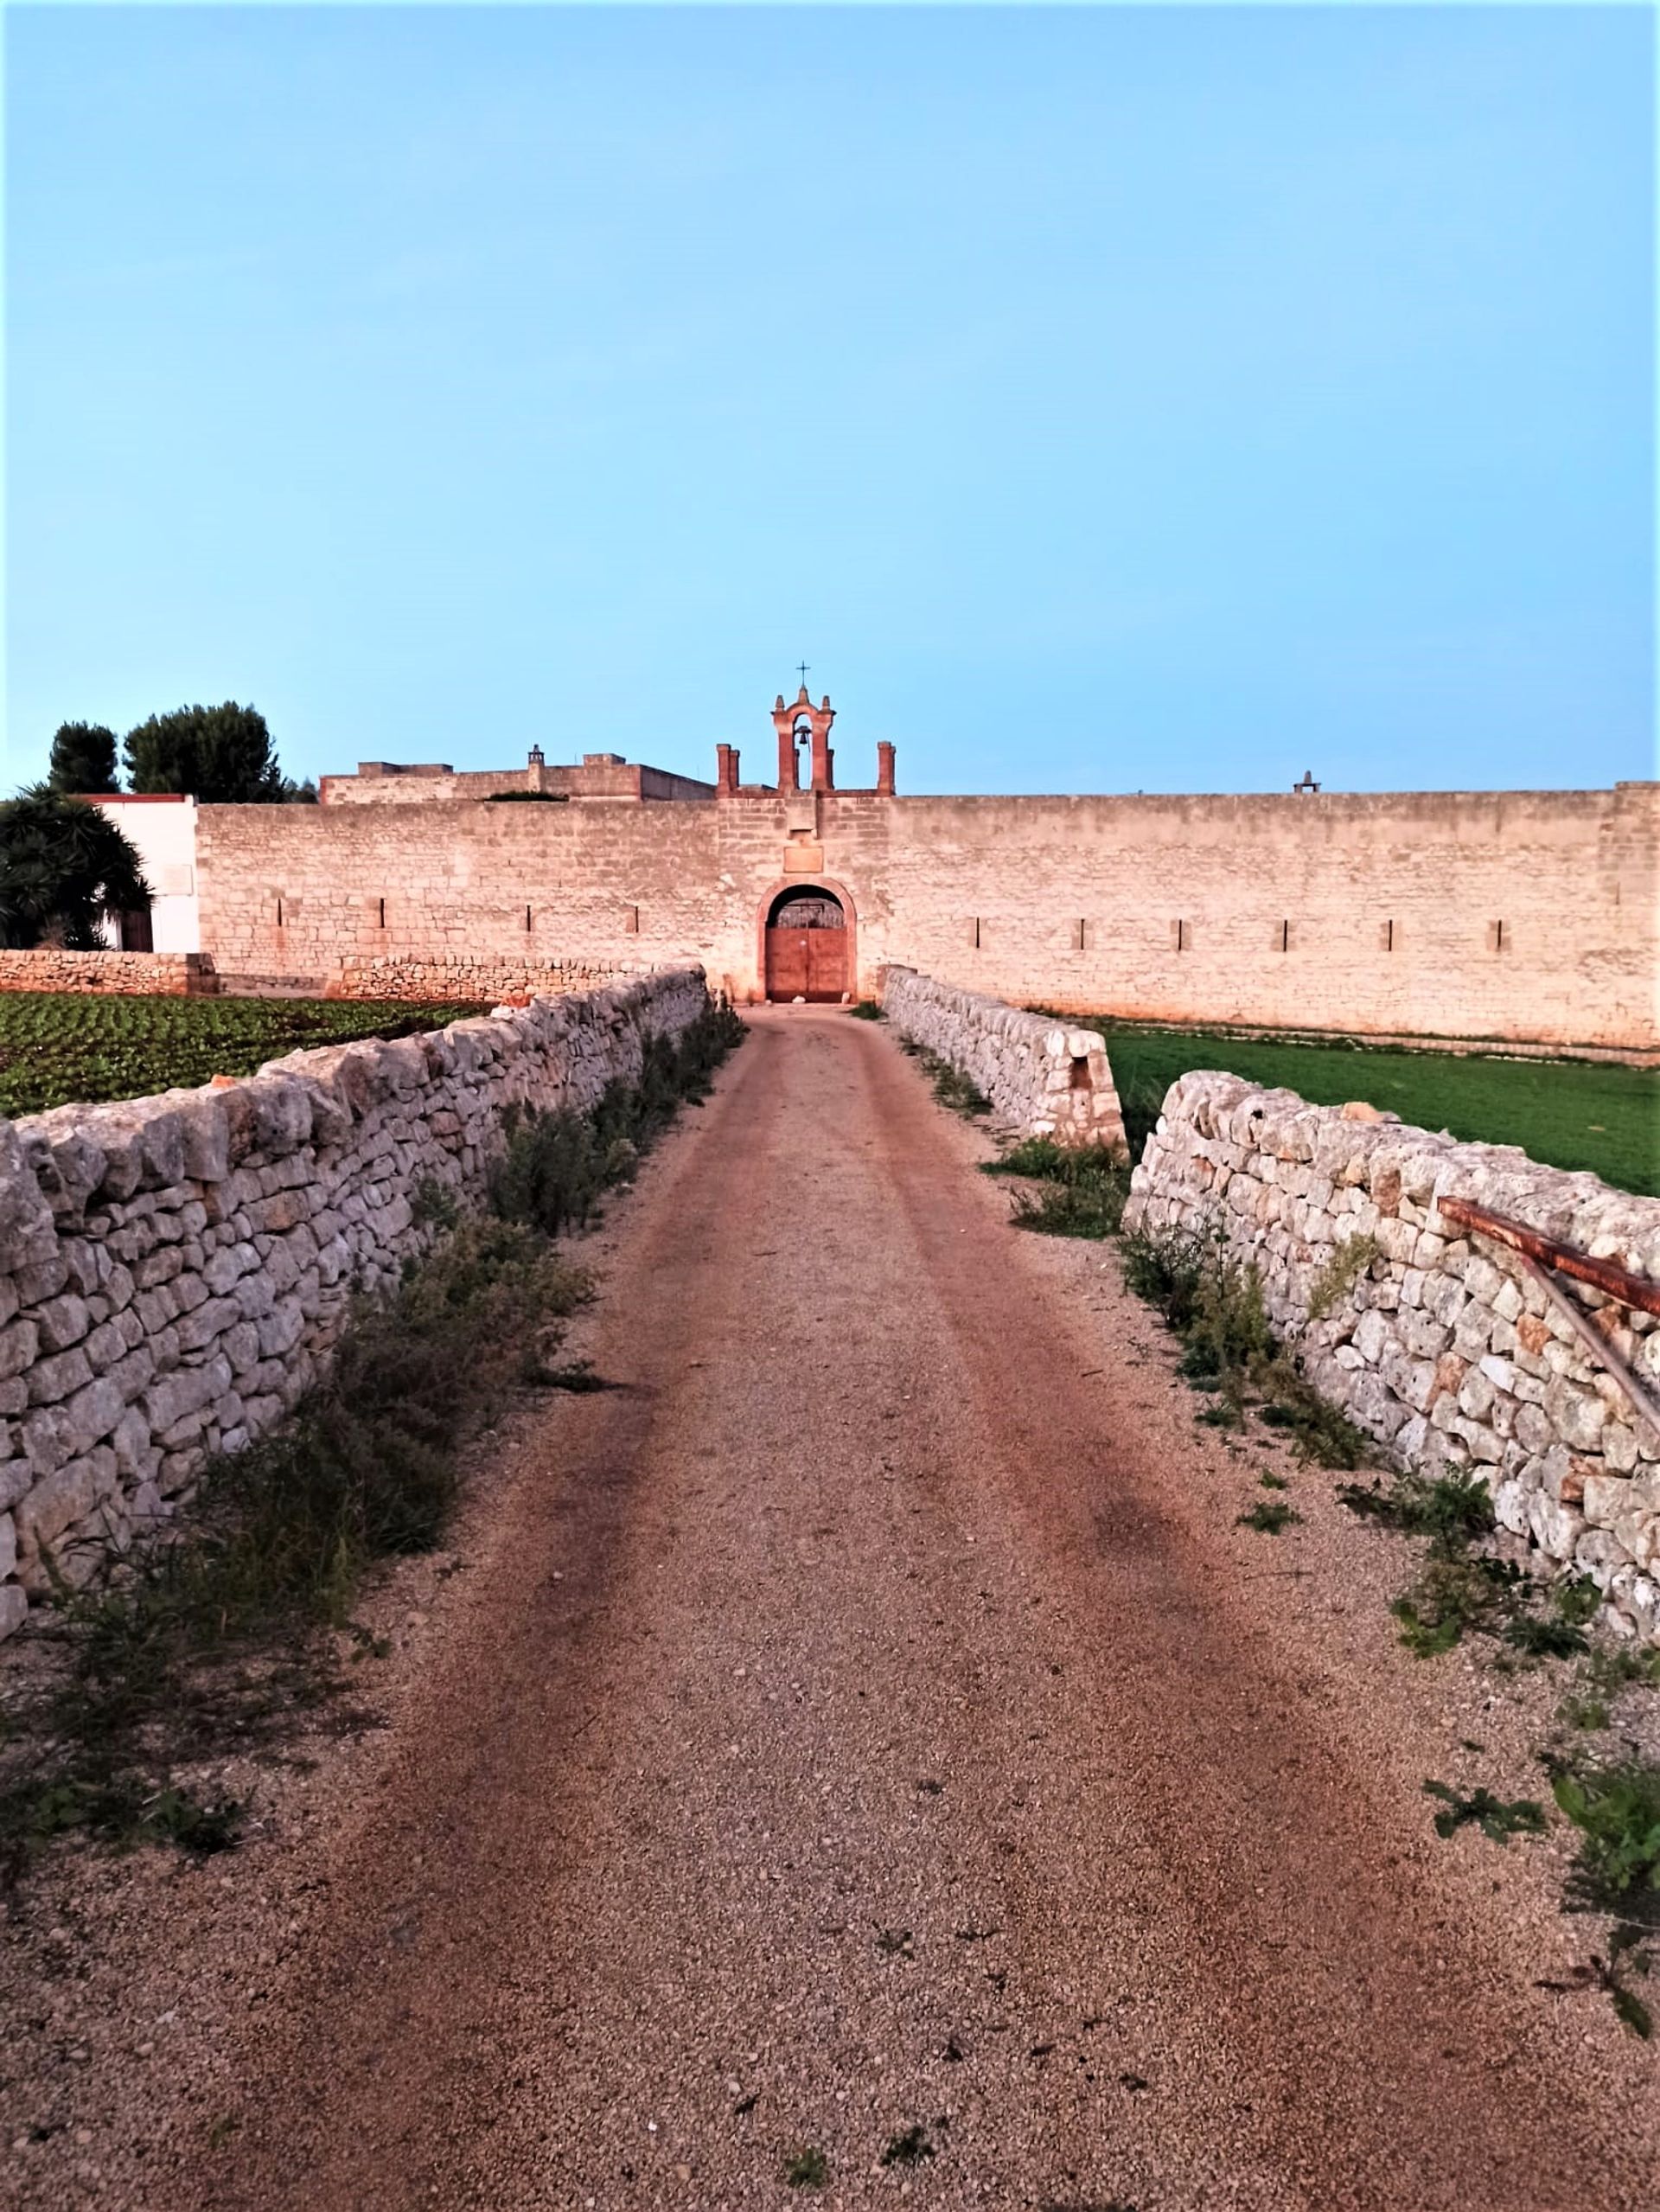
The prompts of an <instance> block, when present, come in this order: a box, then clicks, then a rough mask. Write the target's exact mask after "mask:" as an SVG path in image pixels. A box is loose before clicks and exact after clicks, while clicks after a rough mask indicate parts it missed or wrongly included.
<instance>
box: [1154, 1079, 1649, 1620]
mask: <svg viewBox="0 0 1660 2212" xmlns="http://www.w3.org/2000/svg"><path fill="white" fill-rule="evenodd" d="M1350 1110H1351V1109H1338V1108H1331V1107H1318V1106H1311V1105H1309V1104H1308V1103H1307V1102H1306V1100H1303V1099H1301V1098H1299V1097H1298V1096H1296V1094H1295V1093H1294V1092H1292V1091H1287V1090H1258V1089H1256V1088H1255V1087H1254V1086H1252V1085H1250V1084H1246V1083H1244V1082H1242V1080H1241V1079H1240V1078H1239V1077H1235V1076H1230V1075H1223V1074H1218V1073H1211V1072H1200V1073H1195V1074H1191V1075H1186V1076H1184V1077H1181V1079H1180V1080H1179V1081H1178V1082H1177V1083H1176V1084H1173V1085H1172V1088H1171V1090H1170V1092H1169V1094H1168V1096H1166V1098H1165V1105H1164V1112H1163V1115H1162V1116H1161V1118H1160V1120H1159V1124H1158V1127H1157V1129H1156V1131H1155V1132H1154V1134H1153V1135H1152V1136H1151V1137H1150V1138H1149V1140H1148V1141H1147V1145H1146V1150H1145V1152H1144V1154H1143V1156H1142V1159H1141V1161H1140V1165H1139V1166H1138V1167H1137V1168H1136V1170H1135V1173H1134V1176H1133V1180H1132V1186H1131V1196H1130V1202H1129V1205H1128V1207H1127V1211H1126V1215H1125V1222H1126V1226H1127V1227H1129V1228H1136V1227H1141V1228H1145V1229H1148V1230H1152V1231H1158V1230H1164V1229H1178V1230H1183V1231H1189V1232H1197V1233H1206V1232H1210V1231H1216V1230H1220V1231H1222V1232H1223V1234H1224V1235H1225V1237H1226V1241H1227V1243H1228V1246H1229V1249H1230V1250H1232V1251H1233V1252H1234V1253H1235V1254H1237V1255H1238V1256H1239V1257H1240V1258H1241V1259H1242V1260H1246V1261H1249V1262H1253V1263H1255V1265H1256V1267H1257V1268H1258V1269H1259V1271H1260V1273H1261V1279H1262V1283H1263V1289H1264V1295H1265V1300H1266V1302H1267V1308H1268V1311H1269V1314H1270V1315H1271V1317H1272V1319H1273V1320H1274V1323H1275V1325H1276V1326H1277V1327H1279V1328H1280V1331H1281V1332H1282V1333H1284V1334H1285V1335H1286V1337H1288V1338H1289V1339H1293V1340H1294V1341H1295V1342H1296V1344H1297V1346H1298V1347H1299V1351H1300V1352H1301V1354H1302V1356H1303V1360H1304V1365H1305V1368H1306V1372H1307V1374H1308V1376H1309V1378H1310V1379H1311V1380H1312V1382H1313V1383H1314V1384H1315V1386H1316V1387H1317V1388H1318V1389H1319V1390H1321V1391H1322V1392H1323V1393H1324V1394H1325V1396H1326V1397H1329V1398H1331V1400H1332V1401H1333V1402H1334V1403H1336V1404H1338V1406H1340V1407H1341V1408H1342V1409H1343V1410H1344V1412H1345V1413H1346V1414H1347V1415H1348V1416H1350V1419H1352V1420H1353V1421H1354V1422H1356V1423H1357V1425H1358V1426H1359V1427H1361V1428H1362V1429H1365V1430H1366V1431H1367V1432H1368V1433H1369V1434H1370V1435H1372V1436H1374V1437H1376V1439H1377V1440H1378V1441H1379V1442H1381V1443H1382V1444H1383V1445H1385V1446H1387V1447H1388V1448H1389V1453H1390V1454H1392V1455H1393V1457H1394V1458H1395V1461H1397V1462H1398V1463H1400V1464H1401V1465H1404V1466H1408V1467H1416V1468H1420V1469H1422V1470H1424V1471H1425V1472H1427V1473H1430V1474H1433V1473H1436V1472H1439V1471H1440V1470H1441V1469H1443V1468H1446V1467H1452V1468H1459V1469H1463V1470H1465V1471H1467V1472H1469V1473H1471V1474H1476V1475H1478V1476H1479V1477H1480V1478H1481V1479H1482V1480H1484V1482H1485V1483H1487V1485H1488V1486H1490V1488H1491V1492H1492V1496H1493V1503H1494V1511H1495V1514H1496V1517H1497V1520H1498V1522H1499V1525H1501V1527H1503V1528H1505V1529H1507V1530H1509V1531H1511V1532H1512V1533H1514V1534H1516V1535H1517V1536H1522V1537H1525V1538H1528V1539H1529V1541H1530V1543H1531V1544H1534V1545H1535V1546H1536V1547H1537V1548H1538V1550H1540V1551H1541V1552H1542V1553H1543V1554H1544V1555H1545V1557H1547V1558H1548V1560H1550V1561H1551V1562H1553V1563H1555V1565H1557V1566H1558V1567H1560V1568H1562V1569H1571V1570H1573V1571H1575V1572H1578V1573H1580V1574H1584V1575H1587V1576H1590V1577H1591V1578H1592V1579H1593V1581H1594V1582H1596V1584H1597V1586H1598V1587H1599V1589H1600V1590H1601V1591H1602V1592H1603V1595H1604V1600H1605V1607H1606V1612H1607V1614H1608V1616H1609V1618H1610V1620H1611V1622H1612V1625H1613V1626H1614V1627H1616V1628H1618V1629H1619V1630H1621V1631H1622V1632H1624V1633H1631V1634H1635V1635H1638V1636H1640V1637H1643V1638H1644V1639H1648V1640H1660V1435H1657V1434H1656V1433H1655V1431H1654V1430H1653V1429H1651V1428H1650V1427H1649V1425H1648V1424H1647V1423H1646V1422H1644V1421H1643V1420H1642V1418H1641V1417H1640V1416H1638V1414H1637V1413H1636V1411H1635V1410H1634V1409H1633V1407H1632V1405H1631V1400H1630V1399H1629V1398H1628V1397H1627V1396H1626V1395H1625V1391H1624V1390H1622V1389H1621V1387H1620V1385H1619V1384H1618V1383H1617V1382H1616V1381H1615V1380H1614V1378H1612V1375H1610V1374H1609V1373H1608V1372H1607V1371H1606V1370H1605V1369H1603V1368H1602V1367H1600V1366H1599V1365H1597V1364H1596V1363H1595V1361H1594V1360H1593V1359H1592V1358H1591V1357H1590V1356H1589V1355H1588V1354H1587V1352H1586V1350H1585V1349H1584V1347H1583V1346H1581V1345H1580V1341H1579V1340H1578V1339H1577V1338H1576V1336H1575V1335H1574V1331H1573V1329H1572V1327H1571V1326H1570V1324H1569V1323H1568V1322H1567V1320H1566V1319H1565V1318H1564V1316H1563V1315H1562V1314H1561V1313H1560V1312H1558V1311H1557V1310H1556V1308H1555V1307H1554V1306H1553V1305H1552V1303H1551V1302H1550V1301H1549V1300H1548V1299H1547V1298H1546V1296H1545V1295H1544V1294H1543V1292H1542V1290H1541V1289H1540V1288H1539V1287H1538V1286H1537V1284H1536V1283H1535V1282H1532V1281H1530V1280H1529V1279H1528V1278H1527V1277H1526V1276H1524V1275H1521V1274H1520V1273H1519V1272H1518V1271H1517V1270H1516V1268H1515V1266H1514V1264H1513V1262H1512V1258H1511V1256H1510V1254H1509V1253H1508V1252H1507V1251H1506V1250H1504V1248H1503V1247H1502V1246H1498V1245H1497V1244H1494V1245H1491V1246H1489V1245H1487V1244H1485V1243H1483V1241H1482V1240H1480V1239H1479V1238H1472V1237H1470V1236H1469V1235H1468V1234H1467V1233H1465V1232H1464V1231H1460V1230H1459V1229H1458V1228H1456V1227H1455V1226H1454V1225H1453V1224H1451V1223H1448V1222H1446V1221H1445V1220H1444V1219H1443V1218H1442V1217H1441V1216H1440V1212H1439V1211H1438V1201H1439V1200H1440V1199H1444V1198H1452V1197H1457V1198H1459V1199H1467V1200H1472V1201H1474V1202H1475V1203H1477V1204H1478V1205H1484V1206H1486V1207H1488V1208H1489V1209H1490V1210H1491V1211H1494V1212H1497V1213H1502V1214H1504V1215H1507V1216H1509V1217H1510V1218H1512V1219H1515V1220H1518V1221H1520V1222H1522V1223H1523V1224H1525V1225H1526V1226H1528V1227H1529V1228H1530V1229H1533V1230H1535V1231H1538V1232H1540V1233H1541V1234H1542V1235H1544V1236H1547V1237H1554V1238H1556V1239H1558V1240H1559V1241H1561V1242H1562V1243H1572V1244H1575V1245H1578V1246H1579V1247H1580V1248H1581V1249H1582V1250H1587V1251H1588V1252H1590V1253H1592V1254H1593V1256H1597V1257H1600V1258H1612V1259H1614V1260H1616V1261H1618V1263H1619V1264H1621V1265H1622V1266H1624V1267H1625V1268H1626V1269H1630V1270H1631V1272H1632V1273H1634V1274H1638V1275H1650V1276H1656V1277H1660V1200H1656V1199H1642V1198H1637V1197H1633V1196H1631V1194H1629V1193H1627V1192H1621V1191H1617V1190H1613V1189H1611V1188H1610V1186H1608V1185H1607V1184H1606V1183H1604V1182H1602V1181H1601V1180H1599V1178H1598V1177H1596V1176H1594V1175H1590V1174H1570V1173H1565V1172H1564V1171H1562V1170H1561V1169H1559V1168H1554V1167H1542V1166H1541V1165H1540V1164H1539V1163H1538V1162H1536V1161H1535V1160H1529V1158H1528V1156H1527V1154H1525V1153H1523V1152H1522V1151H1520V1150H1518V1149H1517V1148H1515V1147H1513V1146H1502V1145H1477V1144H1463V1143H1459V1142H1458V1141H1455V1140H1454V1139H1453V1138H1452V1137H1450V1136H1447V1135H1431V1134H1430V1133H1429V1132H1427V1131H1426V1130H1422V1129H1415V1128H1406V1127H1403V1126H1402V1125H1401V1124H1400V1123H1399V1122H1393V1121H1392V1120H1382V1119H1377V1120H1374V1121H1371V1122H1359V1121H1356V1120H1353V1119H1350V1118H1346V1116H1347V1115H1348V1114H1349V1112H1350ZM1361 1238H1365V1239H1368V1240H1369V1245H1367V1246H1361V1247H1358V1248H1357V1250H1358V1251H1369V1250H1371V1249H1373V1248H1375V1250H1376V1256H1375V1257H1373V1258H1371V1259H1370V1261H1369V1264H1368V1265H1366V1266H1365V1267H1364V1268H1363V1269H1362V1270H1361V1271H1360V1272H1359V1274H1358V1275H1357V1278H1356V1279H1355V1281H1354V1282H1353V1283H1352V1286H1351V1287H1350V1288H1347V1289H1346V1290H1345V1291H1344V1293H1343V1294H1342V1295H1340V1296H1339V1297H1338V1301H1337V1302H1336V1303H1335V1304H1334V1306H1333V1307H1332V1309H1331V1312H1330V1313H1328V1314H1325V1315H1324V1316H1322V1317H1318V1318H1311V1316H1310V1313H1309V1306H1310V1301H1311V1297H1312V1295H1313V1292H1314V1288H1315V1285H1316V1283H1317V1282H1318V1280H1319V1278H1320V1277H1321V1275H1322V1273H1323V1271H1325V1270H1328V1269H1329V1268H1330V1263H1331V1261H1332V1258H1333V1256H1334V1255H1335V1254H1337V1253H1338V1252H1339V1251H1340V1250H1341V1248H1342V1247H1344V1245H1345V1244H1353V1242H1354V1240H1357V1239H1361ZM1338 1273H1339V1275H1340V1274H1341V1273H1342V1270H1341V1269H1339V1270H1338ZM1572 1289H1573V1295H1576V1296H1577V1297H1578V1298H1579V1300H1580V1302H1581V1303H1582V1304H1583V1305H1584V1306H1585V1307H1587V1311H1588V1313H1589V1314H1590V1316H1591V1318H1592V1320H1593V1324H1594V1326H1595V1327H1597V1328H1598V1329H1599V1331H1600V1332H1601V1333H1604V1334H1605V1335H1606V1337H1607V1339H1608V1341H1609V1343H1610V1345H1611V1346H1612V1348H1613V1349H1614V1350H1615V1351H1616V1352H1618V1353H1619V1354H1620V1355H1621V1356H1622V1358H1623V1359H1625V1361H1626V1362H1627V1363H1628V1364H1629V1365H1631V1367H1632V1368H1633V1370H1634V1371H1635V1372H1636V1373H1637V1375H1638V1378H1639V1379H1640V1380H1642V1381H1643V1382H1644V1383H1645V1384H1647V1385H1648V1386H1649V1388H1650V1392H1651V1394H1654V1395H1657V1396H1660V1324H1657V1322H1656V1320H1654V1318H1653V1317H1652V1316H1650V1315H1649V1314H1644V1313H1641V1312H1633V1311H1631V1310H1629V1309H1627V1308H1626V1307H1621V1306H1618V1305H1615V1304H1613V1303H1612V1302H1611V1301H1607V1300H1606V1299H1605V1298H1604V1297H1603V1296H1602V1295H1601V1294H1600V1293H1599V1292H1597V1291H1594V1290H1591V1289H1587V1288H1585V1287H1584V1286H1582V1285H1574V1286H1573V1287H1572Z"/></svg>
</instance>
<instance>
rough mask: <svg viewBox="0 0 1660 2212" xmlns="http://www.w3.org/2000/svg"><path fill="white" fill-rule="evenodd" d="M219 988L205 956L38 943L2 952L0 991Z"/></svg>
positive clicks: (181, 993) (208, 991) (139, 992)
mask: <svg viewBox="0 0 1660 2212" xmlns="http://www.w3.org/2000/svg"><path fill="white" fill-rule="evenodd" d="M218 988H219V978H218V976H217V975H215V974H214V963H213V961H212V959H211V958H210V957H209V956H208V954H207V953H205V952H65V951H64V950H63V949H62V948H61V946H58V945H41V946H38V947H36V948H35V949H33V950H31V951H29V952H11V951H7V950H3V949H0V991H102V992H104V993H105V994H108V995H111V996H113V997H118V998H138V997H149V996H155V997H162V998H195V997H196V996H198V995H202V996H211V995H212V994H213V993H214V992H215V991H217V990H218Z"/></svg>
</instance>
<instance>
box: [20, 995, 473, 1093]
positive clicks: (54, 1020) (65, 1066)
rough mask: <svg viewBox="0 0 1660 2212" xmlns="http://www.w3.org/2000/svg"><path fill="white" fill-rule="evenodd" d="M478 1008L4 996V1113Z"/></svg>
mask: <svg viewBox="0 0 1660 2212" xmlns="http://www.w3.org/2000/svg"><path fill="white" fill-rule="evenodd" d="M480 1011H481V1009H480V1008H479V1007H476V1006H461V1005H411V1004H410V1003H409V1002H408V1001H405V1000H379V999H180V998H153V999H152V998H131V999H127V998H107V999H106V998H93V997H89V996H86V995H83V994H80V993H79V992H56V991H39V992H34V991H8V992H3V993H0V1114H8V1115H12V1116H16V1115H18V1114H39V1113H42V1112H44V1111H45V1109H47V1108H48V1106H65V1105H67V1104H69V1103H71V1101H84V1102H86V1103H93V1102H94V1101H96V1100H100V1099H107V1098H144V1097H147V1096H149V1095H150V1093H151V1092H153V1091H157V1090H173V1089H175V1088H179V1087H183V1086H187V1085H191V1084H202V1083H206V1082H207V1081H208V1078H209V1077H212V1076H216V1075H252V1074H253V1073H254V1072H255V1071H256V1070H257V1069H259V1068H260V1067H262V1066H263V1065H264V1064H265V1061H267V1060H275V1059H279V1058H281V1057H282V1055H283V1054H284V1052H298V1051H299V1050H300V1048H301V1047H302V1046H303V1045H343V1044H345V1043H347V1042H348V1039H351V1038H354V1037H411V1036H413V1035H415V1034H416V1033H417V1032H418V1031H421V1030H425V1029H438V1028H441V1027H442V1026H444V1023H445V1022H447V1021H457V1020H460V1019H461V1018H462V1017H463V1015H464V1014H473V1013H479V1012H480Z"/></svg>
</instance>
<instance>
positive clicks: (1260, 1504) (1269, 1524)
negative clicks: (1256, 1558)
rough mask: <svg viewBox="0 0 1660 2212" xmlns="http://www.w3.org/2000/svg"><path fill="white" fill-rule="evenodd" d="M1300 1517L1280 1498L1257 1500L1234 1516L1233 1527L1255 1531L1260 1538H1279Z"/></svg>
mask: <svg viewBox="0 0 1660 2212" xmlns="http://www.w3.org/2000/svg"><path fill="white" fill-rule="evenodd" d="M1302 1518H1303V1517H1302V1515H1301V1514H1300V1513H1299V1512H1295V1511H1294V1510H1293V1508H1292V1507H1291V1506H1288V1505H1286V1502H1285V1500H1284V1499H1282V1498H1259V1499H1257V1500H1256V1502H1255V1505H1252V1506H1248V1507H1247V1508H1246V1510H1245V1511H1244V1512H1242V1513H1241V1514H1239V1515H1237V1516H1236V1518H1235V1525H1236V1526H1237V1527H1239V1528H1242V1529H1255V1531H1257V1533H1258V1534H1259V1535H1260V1536H1281V1535H1283V1534H1284V1533H1285V1531H1286V1529H1288V1528H1289V1527H1290V1526H1291V1525H1292V1524H1293V1522H1294V1521H1300V1520H1301V1519H1302Z"/></svg>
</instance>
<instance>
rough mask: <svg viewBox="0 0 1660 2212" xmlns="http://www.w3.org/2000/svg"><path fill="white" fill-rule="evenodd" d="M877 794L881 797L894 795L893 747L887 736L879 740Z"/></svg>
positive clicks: (887, 797) (877, 750)
mask: <svg viewBox="0 0 1660 2212" xmlns="http://www.w3.org/2000/svg"><path fill="white" fill-rule="evenodd" d="M876 795H877V796H878V798H879V799H891V797H892V796H893V747H892V745H891V744H890V743H889V742H888V740H887V738H878V741H877V747H876Z"/></svg>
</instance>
